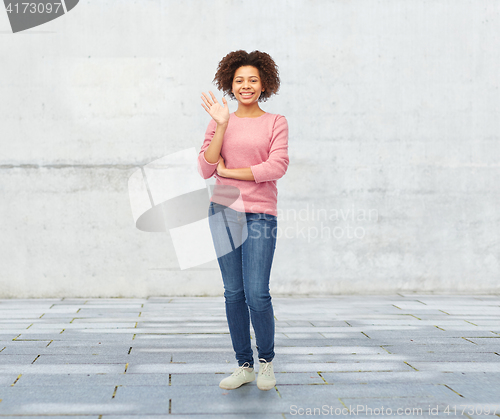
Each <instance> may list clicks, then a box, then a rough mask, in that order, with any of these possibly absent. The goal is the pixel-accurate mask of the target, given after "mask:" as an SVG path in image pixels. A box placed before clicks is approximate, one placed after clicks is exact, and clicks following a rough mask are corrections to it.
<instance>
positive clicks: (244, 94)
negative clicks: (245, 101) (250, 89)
mask: <svg viewBox="0 0 500 419" xmlns="http://www.w3.org/2000/svg"><path fill="white" fill-rule="evenodd" d="M240 96H243V97H251V96H253V93H240Z"/></svg>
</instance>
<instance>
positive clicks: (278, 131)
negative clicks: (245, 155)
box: [250, 115, 289, 183]
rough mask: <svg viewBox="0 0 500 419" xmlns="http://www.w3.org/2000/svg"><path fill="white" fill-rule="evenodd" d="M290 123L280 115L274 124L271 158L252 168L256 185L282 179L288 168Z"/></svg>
mask: <svg viewBox="0 0 500 419" xmlns="http://www.w3.org/2000/svg"><path fill="white" fill-rule="evenodd" d="M288 163H289V158H288V122H287V120H286V118H285V117H284V116H282V115H279V116H278V117H277V118H276V121H275V122H274V127H273V134H272V138H271V148H270V150H269V158H268V159H267V160H266V161H264V162H262V163H259V164H256V165H254V166H250V170H251V171H252V174H253V177H254V179H255V182H256V183H261V182H269V181H272V180H278V179H279V178H281V177H282V176H283V175H284V174H285V173H286V170H287V168H288Z"/></svg>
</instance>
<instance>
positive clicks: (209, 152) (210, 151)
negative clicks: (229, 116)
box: [205, 122, 228, 164]
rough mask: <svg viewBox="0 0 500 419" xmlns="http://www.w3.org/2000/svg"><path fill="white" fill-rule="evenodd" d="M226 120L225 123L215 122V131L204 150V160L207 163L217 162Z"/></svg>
mask: <svg viewBox="0 0 500 419" xmlns="http://www.w3.org/2000/svg"><path fill="white" fill-rule="evenodd" d="M227 125H228V122H226V123H225V124H217V126H216V128H215V133H214V136H213V138H212V141H210V144H209V146H208V147H207V149H206V150H205V160H206V161H207V162H209V163H214V164H215V163H218V162H219V157H220V150H221V148H222V140H223V138H224V134H225V132H226V129H227Z"/></svg>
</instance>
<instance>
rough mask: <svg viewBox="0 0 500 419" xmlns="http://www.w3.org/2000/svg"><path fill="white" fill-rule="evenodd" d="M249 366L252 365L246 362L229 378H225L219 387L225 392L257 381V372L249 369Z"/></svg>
mask: <svg viewBox="0 0 500 419" xmlns="http://www.w3.org/2000/svg"><path fill="white" fill-rule="evenodd" d="M249 366H250V364H249V363H248V362H245V363H244V364H243V365H241V366H240V367H238V368H236V369H235V370H234V372H233V373H232V374H231V375H230V376H229V377H226V378H224V379H223V380H222V381H221V382H220V383H219V387H220V388H223V389H224V390H234V389H235V388H238V387H240V386H241V385H243V384H245V383H249V382H251V381H253V380H255V371H254V370H253V368H249Z"/></svg>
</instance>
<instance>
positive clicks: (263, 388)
mask: <svg viewBox="0 0 500 419" xmlns="http://www.w3.org/2000/svg"><path fill="white" fill-rule="evenodd" d="M275 385H276V383H274V384H273V385H272V386H271V387H268V386H262V385H260V386H259V384H257V387H258V388H259V390H263V391H268V390H271V389H272V388H274V386H275Z"/></svg>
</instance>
